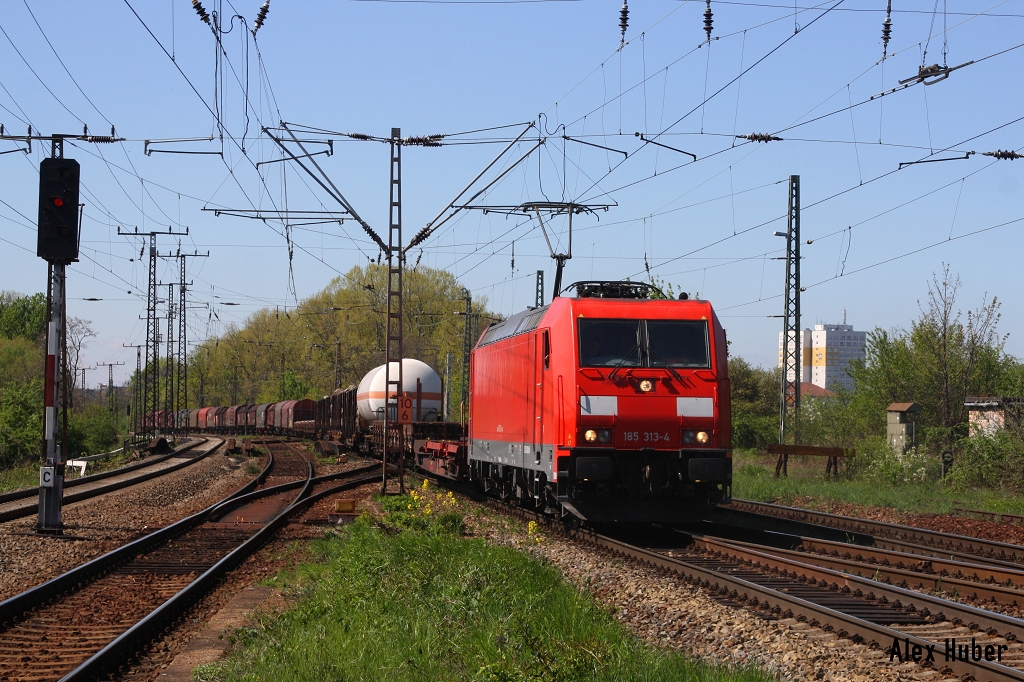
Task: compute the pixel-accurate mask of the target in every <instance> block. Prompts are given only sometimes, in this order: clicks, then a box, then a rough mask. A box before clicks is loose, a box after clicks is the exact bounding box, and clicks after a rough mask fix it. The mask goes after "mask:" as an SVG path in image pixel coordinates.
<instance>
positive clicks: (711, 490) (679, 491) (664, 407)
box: [431, 282, 732, 523]
mask: <svg viewBox="0 0 1024 682" xmlns="http://www.w3.org/2000/svg"><path fill="white" fill-rule="evenodd" d="M573 286H574V287H575V288H576V291H577V296H576V297H572V298H569V297H559V298H556V299H554V301H553V302H552V303H551V304H550V305H548V306H545V307H542V308H538V309H534V310H527V311H525V312H522V313H519V314H516V315H513V316H511V317H509V318H508V319H506V320H504V321H501V322H498V323H496V324H493V325H491V326H490V327H489V328H488V329H487V330H486V331H485V332H484V333H483V335H482V336H481V337H480V340H479V341H478V343H477V346H476V349H475V350H474V351H473V354H472V359H471V365H470V398H469V433H468V448H469V451H468V458H467V459H468V467H469V477H470V479H471V480H472V481H474V482H476V483H478V484H479V485H481V486H483V488H484V489H486V490H491V491H495V492H497V493H498V494H499V495H502V496H504V497H513V496H514V497H517V498H519V499H520V500H521V502H523V503H526V504H529V505H530V506H534V507H537V508H545V509H548V510H549V511H551V510H559V509H560V510H561V511H562V512H563V513H569V514H572V515H574V516H577V517H579V518H581V519H586V520H588V521H592V522H606V521H608V522H628V521H657V522H666V523H669V522H683V521H690V520H694V519H697V518H700V517H701V516H702V515H703V514H704V512H705V511H706V510H707V508H708V507H709V506H711V505H715V504H719V503H723V502H727V501H728V500H729V498H730V494H731V490H730V488H731V483H732V459H731V458H732V449H731V447H732V446H731V435H732V434H731V414H730V392H729V379H728V362H727V351H726V339H725V330H724V329H723V328H722V325H721V324H720V323H719V321H718V318H717V317H716V316H715V313H714V310H713V309H712V307H711V304H710V303H708V302H707V301H699V300H666V299H650V298H648V292H649V290H650V287H648V286H647V285H644V284H637V283H631V282H612V283H598V282H582V283H577V284H575V285H573ZM431 468H433V467H431Z"/></svg>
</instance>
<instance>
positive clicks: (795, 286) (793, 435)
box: [776, 175, 803, 475]
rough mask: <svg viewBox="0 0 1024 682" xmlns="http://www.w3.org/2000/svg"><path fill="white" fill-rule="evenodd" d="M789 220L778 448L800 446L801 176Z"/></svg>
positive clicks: (783, 462) (783, 464)
mask: <svg viewBox="0 0 1024 682" xmlns="http://www.w3.org/2000/svg"><path fill="white" fill-rule="evenodd" d="M788 215H789V218H788V222H787V225H786V296H785V310H784V311H783V320H784V322H783V327H782V396H781V400H780V401H779V444H780V445H785V444H786V441H787V440H790V441H792V443H793V444H794V445H799V443H800V379H801V374H802V373H803V362H802V358H801V353H802V351H803V349H802V348H801V344H800V176H799V175H791V176H789V212H788ZM787 460H788V457H787V456H786V455H780V461H779V466H778V467H776V474H778V473H779V470H780V469H781V472H782V474H783V475H786V474H787V473H788V466H787V465H788V461H787Z"/></svg>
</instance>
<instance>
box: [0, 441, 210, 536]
mask: <svg viewBox="0 0 1024 682" xmlns="http://www.w3.org/2000/svg"><path fill="white" fill-rule="evenodd" d="M223 444H224V441H223V440H221V442H220V443H218V444H217V445H215V446H213V447H212V448H210V449H209V450H208V451H207V452H206V453H204V454H202V455H199V456H198V457H190V458H188V459H183V460H182V461H180V462H178V463H177V464H172V465H171V466H168V467H164V468H163V469H157V470H156V471H147V472H144V473H141V474H139V475H138V476H133V477H132V478H129V479H128V480H125V481H118V482H115V483H108V484H107V485H102V486H99V487H96V488H90V489H89V490H80V491H78V492H72V493H70V494H69V493H65V494H64V497H63V503H64V504H72V503H74V502H81V501H82V500H89V499H92V498H94V497H99V496H100V495H106V494H107V493H113V492H117V491H118V490H124V489H126V488H130V487H132V486H134V485H138V484H139V483H145V482H146V481H151V480H153V479H154V478H159V477H161V476H165V475H167V474H171V473H174V472H175V471H180V470H181V469H184V468H185V467H188V466H191V465H192V464H195V463H196V462H198V461H200V460H203V459H206V458H207V457H209V456H210V455H212V454H213V453H214V452H216V451H217V449H218V448H220V447H221V445H223ZM147 466H148V465H147ZM120 473H124V472H120ZM33 494H34V495H38V494H39V489H38V488H36V489H35V491H34V492H33ZM38 509H39V507H38V505H37V504H35V503H30V504H26V505H23V506H20V507H14V508H12V509H5V510H3V511H0V523H3V522H5V521H13V520H14V519H20V518H24V517H26V516H32V515H33V514H35V513H36V512H37V511H38Z"/></svg>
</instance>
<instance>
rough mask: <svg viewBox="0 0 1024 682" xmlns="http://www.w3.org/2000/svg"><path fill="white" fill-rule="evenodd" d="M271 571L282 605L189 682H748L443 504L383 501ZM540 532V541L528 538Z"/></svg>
mask: <svg viewBox="0 0 1024 682" xmlns="http://www.w3.org/2000/svg"><path fill="white" fill-rule="evenodd" d="M384 508H385V513H386V515H385V519H384V521H383V523H381V522H378V521H375V520H374V519H373V518H371V517H369V516H364V517H362V518H361V519H360V520H358V521H357V522H356V523H355V524H353V525H352V526H349V527H348V528H347V529H344V530H342V531H340V532H335V531H328V533H327V534H326V536H325V537H324V539H322V540H319V541H317V542H316V543H315V544H314V547H313V551H314V553H315V560H314V561H313V562H312V563H308V564H305V565H302V566H300V567H299V568H298V569H296V570H292V571H288V572H286V573H282V574H280V575H278V576H277V577H276V578H275V579H274V580H273V582H274V584H279V585H284V589H285V594H286V595H290V596H292V597H294V601H293V603H292V605H291V607H290V608H289V610H287V611H285V612H282V613H279V614H276V615H263V616H260V617H259V618H258V619H257V620H256V621H255V622H254V623H253V624H252V625H251V626H250V627H248V628H244V629H242V630H240V631H239V632H238V633H237V641H236V643H235V646H234V649H233V652H232V654H231V655H230V657H229V658H228V659H227V660H225V661H224V662H221V663H218V664H213V665H209V666H202V667H201V668H199V669H197V670H196V672H195V676H196V678H197V679H198V680H204V681H209V680H274V681H275V682H278V681H281V682H283V681H286V680H324V679H330V680H416V681H417V682H420V681H424V680H502V681H504V680H509V681H512V680H625V679H628V680H694V681H700V682H727V681H730V682H748V681H749V682H754V681H762V680H763V681H765V682H767V680H769V679H770V678H769V677H768V676H767V675H765V674H762V673H760V672H758V671H755V670H742V671H730V670H727V669H724V668H718V667H714V666H711V665H708V664H704V663H701V662H696V661H693V660H692V659H688V658H686V657H685V656H683V655H681V654H679V653H677V652H672V651H662V650H658V649H655V648H651V647H648V646H645V645H644V644H642V643H641V642H640V641H639V640H638V639H637V638H635V637H634V636H633V635H632V634H630V633H629V632H628V631H627V630H626V629H625V628H624V627H623V626H622V625H621V624H620V623H618V622H617V621H616V620H615V618H614V617H613V616H612V615H610V614H609V613H608V612H607V611H606V610H604V609H602V608H601V606H600V605H599V604H597V603H596V602H595V601H594V600H593V599H592V598H591V597H590V596H589V595H587V594H585V593H582V592H579V591H577V590H575V589H573V588H572V587H571V586H569V585H568V584H566V583H565V582H563V580H562V578H561V576H560V575H559V573H558V572H557V571H556V570H554V569H553V568H551V567H550V566H546V565H544V564H543V563H541V562H539V561H537V560H536V559H535V558H533V557H532V556H530V555H528V554H526V553H523V552H519V551H517V550H515V549H512V548H510V547H500V546H493V545H488V544H487V543H486V542H485V541H483V540H481V539H478V538H467V537H464V536H463V535H462V532H463V512H462V510H460V509H459V508H458V504H457V503H456V502H455V500H454V499H453V498H449V497H447V496H442V495H440V494H433V493H428V494H426V495H424V494H422V493H416V494H414V495H413V496H412V497H405V498H387V499H386V500H385V501H384ZM535 537H539V536H535Z"/></svg>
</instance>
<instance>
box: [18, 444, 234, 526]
mask: <svg viewBox="0 0 1024 682" xmlns="http://www.w3.org/2000/svg"><path fill="white" fill-rule="evenodd" d="M210 441H216V443H215V444H214V445H212V446H211V447H210V448H208V449H207V450H206V451H205V452H202V453H200V454H197V455H193V454H191V453H192V452H193V451H194V450H195V449H197V448H200V447H201V446H203V445H206V444H208V443H210ZM223 443H224V441H223V440H221V439H219V438H213V439H211V438H201V439H198V440H196V441H194V442H191V443H188V444H186V445H184V446H182V447H179V448H177V449H175V450H174V451H173V452H171V453H169V454H166V455H160V456H159V457H153V458H150V459H148V460H147V461H144V462H139V463H137V464H131V465H128V466H126V467H121V468H119V469H111V470H110V471H103V472H100V473H98V474H93V475H91V476H83V477H82V478H75V479H72V480H70V481H67V482H66V483H65V484H64V504H71V503H73V502H81V501H82V500H88V499H91V498H93V497H99V496H100V495H105V494H107V493H111V492H115V491H117V490H124V489H125V488H128V487H131V486H133V485H137V484H139V483H143V482H145V481H150V480H152V479H154V478H157V477H160V476H164V475H166V474H169V473H172V472H175V471H179V470H181V469H183V468H185V467H187V466H190V465H192V464H195V463H196V462H198V461H200V460H202V459H203V458H205V457H208V456H209V455H211V454H213V453H214V452H215V451H216V450H217V449H218V448H219V447H220V446H221V445H223ZM173 459H180V460H181V461H178V462H173V463H169V462H170V460H173ZM38 497H39V488H25V489H22V490H13V491H11V492H9V493H3V494H0V523H3V522H4V521H13V520H14V519H20V518H23V517H26V516H31V515H33V514H35V513H37V512H38V511H39V505H38V501H37V500H38Z"/></svg>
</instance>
